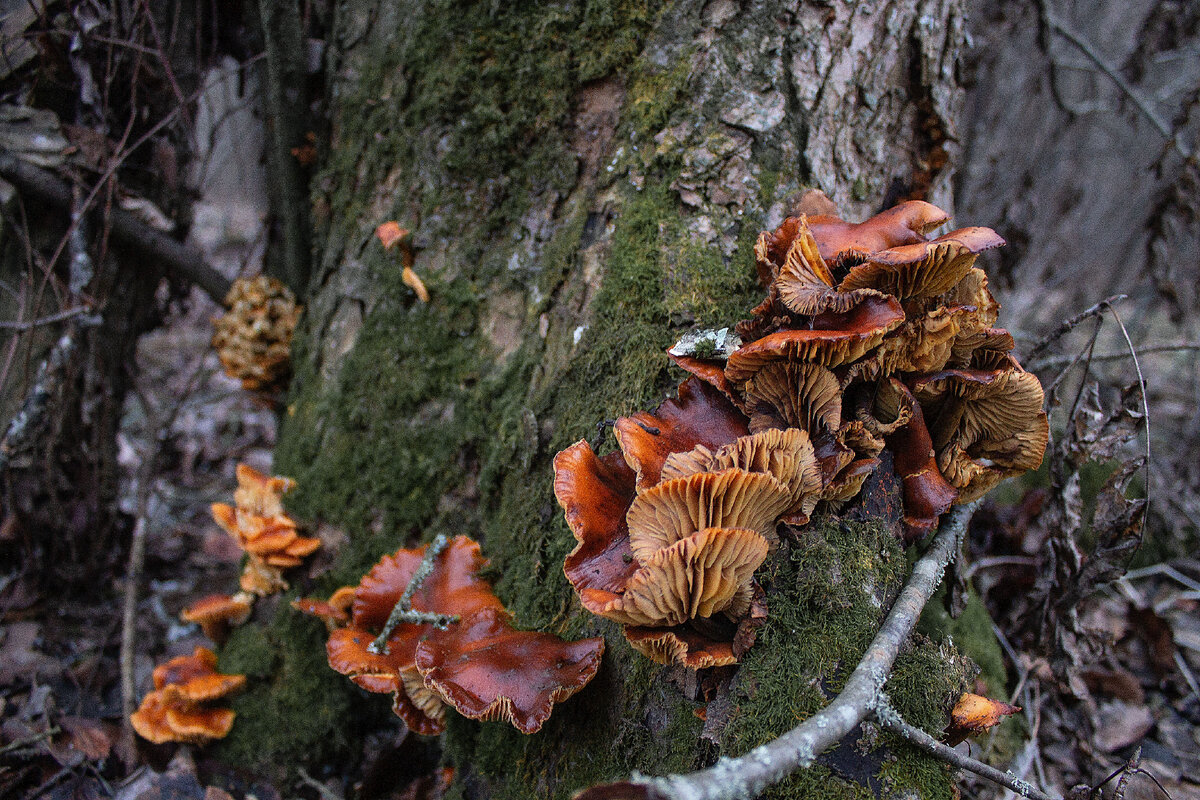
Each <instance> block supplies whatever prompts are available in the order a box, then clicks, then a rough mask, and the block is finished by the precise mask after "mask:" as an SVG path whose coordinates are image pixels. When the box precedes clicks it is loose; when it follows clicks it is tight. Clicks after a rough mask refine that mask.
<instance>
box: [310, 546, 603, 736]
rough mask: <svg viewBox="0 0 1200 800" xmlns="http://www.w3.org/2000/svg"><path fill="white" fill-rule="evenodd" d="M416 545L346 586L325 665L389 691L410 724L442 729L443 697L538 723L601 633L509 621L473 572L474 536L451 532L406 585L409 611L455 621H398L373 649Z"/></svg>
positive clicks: (583, 671) (585, 676) (531, 727)
mask: <svg viewBox="0 0 1200 800" xmlns="http://www.w3.org/2000/svg"><path fill="white" fill-rule="evenodd" d="M426 547H427V546H426ZM424 551H425V547H422V548H417V549H400V550H398V551H397V552H396V553H395V554H394V555H389V556H384V557H383V559H382V560H381V561H380V562H379V563H378V564H376V565H375V567H374V568H373V569H372V570H371V571H370V572H368V573H367V574H366V575H365V576H363V579H362V581H361V582H360V583H359V585H358V586H357V587H354V588H353V589H352V590H351V591H352V592H353V600H352V602H351V603H350V610H351V614H350V620H349V622H348V624H347V626H346V627H340V628H335V629H334V630H333V631H332V633H331V634H330V636H329V641H328V643H327V645H326V652H327V655H328V657H329V666H331V667H332V668H333V669H335V670H337V671H338V672H340V673H342V674H343V675H346V676H348V677H349V678H350V679H351V680H352V681H353V682H354V683H355V684H357V685H358V686H360V687H361V688H363V689H366V690H367V691H369V692H378V693H383V694H391V695H392V696H393V703H392V708H393V710H394V711H395V712H396V714H397V716H399V717H400V718H401V719H403V720H404V722H405V724H407V725H408V727H409V729H410V730H412V731H414V732H416V733H419V734H423V735H432V734H436V733H440V732H441V731H442V730H443V729H444V727H445V714H446V706H447V705H449V706H451V707H453V708H455V709H456V710H458V711H460V713H462V714H463V715H464V716H467V717H471V718H473V719H506V720H508V721H510V722H512V724H513V725H514V726H515V727H517V728H518V730H521V731H523V732H525V733H532V732H534V731H536V730H538V729H539V728H540V727H541V725H542V723H543V722H544V721H545V720H546V718H547V717H548V716H549V714H550V710H551V707H552V705H553V703H554V702H557V701H558V700H562V699H565V698H566V697H569V696H570V695H571V694H574V693H575V692H576V691H578V690H579V689H580V688H582V687H583V685H584V684H586V683H587V682H588V681H589V680H591V678H592V677H593V676H594V675H595V672H596V669H597V668H598V667H599V663H600V655H601V653H602V652H603V650H604V643H603V640H601V639H585V640H581V641H578V642H562V641H561V640H559V639H557V638H556V637H553V636H550V635H548V634H542V633H534V632H528V631H517V630H515V629H514V628H513V627H512V625H511V616H510V615H509V613H508V611H507V610H506V609H505V608H504V606H503V604H501V602H500V600H499V598H497V597H496V596H495V594H493V593H492V590H491V587H490V586H489V585H488V583H487V582H486V581H484V580H483V579H482V578H480V577H479V575H478V573H479V571H480V570H481V569H482V568H483V567H484V566H486V564H487V561H486V560H485V559H484V558H483V556H482V555H481V554H480V552H479V545H478V543H476V542H474V541H472V540H471V539H469V538H467V537H466V536H457V537H455V538H454V539H452V540H450V542H449V543H448V544H447V546H446V547H445V549H443V550H442V551H441V552H439V553H438V554H437V556H436V558H434V560H433V563H432V569H431V570H430V571H429V573H428V575H427V576H426V577H424V578H423V579H422V580H421V581H420V585H419V586H417V587H416V588H415V589H413V590H412V593H411V606H412V608H413V609H414V610H415V611H418V612H436V613H454V614H456V615H458V616H459V621H458V622H455V623H453V624H450V625H448V626H447V629H446V630H440V629H438V628H437V626H435V625H434V624H416V623H409V622H401V623H400V624H399V625H397V626H396V627H395V628H394V629H393V630H392V633H391V635H390V636H389V637H388V639H387V650H386V652H375V651H374V650H372V649H371V643H372V642H373V641H374V639H375V631H376V630H379V629H380V628H382V627H383V626H384V623H385V622H386V621H387V619H388V617H389V616H390V614H391V611H392V609H393V608H394V607H395V605H396V603H397V601H399V600H400V598H401V595H404V594H405V593H406V590H408V589H409V588H410V584H411V583H412V582H413V579H414V576H416V575H417V572H418V569H419V568H420V565H421V563H422V560H423V557H424ZM341 591H343V590H339V592H341ZM337 597H338V594H337V593H335V597H334V598H331V602H332V601H333V600H334V599H335V598H337ZM341 602H344V600H342V601H341ZM301 610H304V609H301ZM555 680H557V681H558V683H554V681H555Z"/></svg>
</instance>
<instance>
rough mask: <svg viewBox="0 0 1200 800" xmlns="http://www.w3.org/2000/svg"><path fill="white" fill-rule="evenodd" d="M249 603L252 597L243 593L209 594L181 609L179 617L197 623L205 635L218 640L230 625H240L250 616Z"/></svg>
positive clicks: (215, 640)
mask: <svg viewBox="0 0 1200 800" xmlns="http://www.w3.org/2000/svg"><path fill="white" fill-rule="evenodd" d="M251 603H252V598H251V597H250V596H248V595H244V594H238V595H233V596H231V595H227V594H210V595H207V596H206V597H202V598H200V599H199V600H197V601H196V602H194V603H192V604H191V605H190V606H188V607H187V608H185V609H184V610H183V611H181V612H180V613H179V618H180V619H182V620H183V621H184V622H194V623H197V624H198V625H199V626H200V629H201V630H203V631H204V635H205V636H207V637H208V638H209V639H212V640H213V641H214V642H219V641H221V639H222V638H224V635H225V632H226V631H227V630H228V629H229V627H230V626H236V625H241V624H242V623H243V622H245V621H246V620H247V619H249V618H250V609H251Z"/></svg>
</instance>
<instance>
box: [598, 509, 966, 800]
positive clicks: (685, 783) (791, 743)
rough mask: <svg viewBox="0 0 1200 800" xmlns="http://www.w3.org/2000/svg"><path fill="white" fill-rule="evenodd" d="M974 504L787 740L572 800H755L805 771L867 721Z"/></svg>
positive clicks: (945, 531) (946, 529)
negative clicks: (831, 694)
mask: <svg viewBox="0 0 1200 800" xmlns="http://www.w3.org/2000/svg"><path fill="white" fill-rule="evenodd" d="M978 504H979V501H974V502H971V503H966V504H964V505H961V506H957V507H956V508H954V509H953V510H952V511H951V512H950V513H949V514H948V515H947V516H946V518H945V519H944V521H943V522H942V525H941V527H940V528H939V529H938V532H937V535H936V536H934V537H933V541H932V542H931V543H930V545H929V549H928V550H927V551H926V552H925V555H923V556H921V558H920V560H918V561H917V563H916V564H915V565H914V566H913V571H912V575H911V576H910V577H909V579H908V583H907V584H905V586H904V588H903V589H901V590H900V594H899V595H898V596H897V597H896V602H895V603H894V604H893V605H892V610H891V611H889V612H888V615H887V618H886V619H884V622H883V625H882V626H881V627H880V629H879V632H878V633H877V634H875V639H874V640H873V641H872V642H871V644H870V646H869V647H868V648H867V651H866V653H864V654H863V657H862V660H861V661H859V662H858V666H856V667H855V668H854V671H853V672H852V673H850V677H849V678H847V679H846V684H845V687H844V688H843V689H842V691H841V693H840V694H839V695H838V696H837V697H835V698H834V699H833V702H831V703H830V704H829V705H828V706H826V707H825V708H823V709H821V710H820V711H818V712H817V713H816V714H813V715H812V716H811V717H809V718H808V719H806V720H805V721H804V722H802V723H800V724H799V725H797V726H796V727H795V728H792V729H791V730H790V731H788V732H787V733H785V734H783V735H782V736H780V737H779V738H778V739H775V740H774V741H772V742H768V743H767V744H765V745H761V746H760V747H756V748H754V749H753V750H751V751H750V752H748V753H746V754H745V755H743V756H739V757H738V758H722V759H720V760H719V761H718V762H717V763H716V764H715V765H714V766H712V767H709V768H708V769H705V770H701V771H699V772H693V773H691V774H689V775H668V776H666V777H662V778H655V777H650V776H646V775H641V774H638V773H634V775H633V777H632V778H630V779H629V781H628V782H623V783H619V784H609V785H607V786H597V787H594V788H592V789H589V790H587V791H585V792H582V793H581V794H579V795H577V800H602V799H603V798H613V797H617V796H620V797H641V798H647V799H648V800H739V798H746V797H756V796H757V795H758V794H759V793H761V792H762V791H763V790H764V789H766V788H767V787H768V786H770V785H772V784H774V783H776V782H778V781H780V780H782V779H783V778H785V777H787V776H788V775H790V774H792V773H793V772H795V771H796V770H797V769H803V768H806V767H808V766H811V765H812V763H813V761H814V760H815V759H816V757H817V756H818V755H820V754H821V753H822V752H823V751H824V750H825V749H826V748H828V747H829V746H831V745H833V744H834V743H836V742H839V741H841V739H842V738H843V737H844V736H846V734H848V733H850V731H852V730H853V729H854V727H855V726H856V725H858V724H859V723H860V722H862V721H863V720H864V719H866V718H867V716H868V715H870V714H871V713H872V712H873V711H874V710H875V707H876V704H877V703H878V701H879V698H880V694H881V693H882V690H883V685H884V683H885V682H886V681H887V679H888V676H889V675H890V674H891V671H892V664H893V663H894V662H895V660H896V655H897V654H898V653H899V652H900V647H901V646H902V645H903V644H904V642H905V641H906V640H907V639H908V635H909V634H910V633H911V632H912V629H913V627H914V626H915V625H916V622H917V618H918V617H919V616H921V610H922V609H923V608H925V604H926V603H928V602H929V598H930V596H931V595H932V594H933V592H934V590H935V589H936V588H937V586H938V584H940V583H941V581H942V575H943V573H944V572H945V570H946V566H947V565H948V564H949V563H950V562H951V561H952V560H953V559H954V557H955V556H956V555H957V554H958V551H959V548H960V547H961V545H962V540H963V537H964V536H965V534H966V530H967V523H968V522H969V521H970V519H971V514H972V513H974V511H975V508H976V507H977V506H978Z"/></svg>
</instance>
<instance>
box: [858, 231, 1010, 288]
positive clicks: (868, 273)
mask: <svg viewBox="0 0 1200 800" xmlns="http://www.w3.org/2000/svg"><path fill="white" fill-rule="evenodd" d="M1003 245H1004V239H1002V238H1001V237H1000V236H999V235H998V234H997V233H996V232H995V231H993V230H992V229H991V228H960V229H959V230H956V231H951V232H950V233H947V234H945V235H944V236H939V237H938V238H936V239H932V240H930V241H921V242H916V243H913V244H907V245H901V246H899V247H892V248H889V249H886V250H880V251H876V252H873V253H871V254H869V255H868V256H866V261H865V262H864V263H862V264H859V265H858V266H855V267H852V268H851V269H850V272H849V274H848V275H847V276H846V277H845V279H844V280H843V281H842V282H841V284H840V285H839V286H838V289H839V290H840V291H843V292H846V291H852V290H861V289H876V290H878V291H881V292H884V293H886V294H890V295H893V296H895V297H898V298H900V299H901V300H907V299H909V298H913V297H918V298H919V297H935V296H937V295H940V294H944V293H945V292H948V291H950V290H951V289H952V288H954V287H955V286H957V285H958V283H959V282H960V281H961V280H962V279H963V278H965V277H966V276H967V273H968V272H970V271H971V269H972V268H973V267H974V266H975V259H976V258H977V257H978V256H979V254H980V253H982V252H983V251H985V250H991V249H993V248H996V247H1001V246H1003Z"/></svg>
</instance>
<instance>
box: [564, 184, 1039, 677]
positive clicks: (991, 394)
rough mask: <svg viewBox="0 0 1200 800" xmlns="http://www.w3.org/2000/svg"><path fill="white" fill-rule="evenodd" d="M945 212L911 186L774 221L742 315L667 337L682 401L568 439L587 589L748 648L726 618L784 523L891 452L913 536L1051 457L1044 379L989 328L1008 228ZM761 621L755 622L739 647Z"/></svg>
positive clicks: (692, 633) (687, 649) (609, 605)
mask: <svg viewBox="0 0 1200 800" xmlns="http://www.w3.org/2000/svg"><path fill="white" fill-rule="evenodd" d="M948 220H949V216H948V215H947V214H946V213H945V212H944V211H942V210H941V209H939V208H937V207H936V206H933V205H930V204H929V203H925V202H919V201H913V202H907V203H902V204H900V205H898V206H896V207H895V208H892V209H889V210H888V211H885V212H883V213H881V214H877V215H876V216H874V217H872V218H871V219H869V220H866V221H865V222H861V223H852V222H847V221H845V220H842V219H840V218H839V217H837V216H834V215H832V214H822V215H814V216H805V215H799V216H796V217H791V218H789V219H786V220H784V222H783V224H782V225H780V226H779V227H778V228H777V229H776V230H774V231H766V232H763V233H762V234H761V235H760V237H759V239H758V241H757V244H756V246H755V256H756V260H757V271H758V276H759V278H760V280H761V282H762V283H763V285H764V286H765V288H766V290H767V296H766V298H765V299H764V300H763V301H762V302H761V303H760V304H759V305H758V306H756V307H755V308H754V309H752V311H751V314H752V316H751V318H750V319H748V320H745V321H743V322H740V323H738V324H737V325H736V326H734V328H733V330H732V332H731V331H730V330H729V329H728V328H721V329H718V330H711V331H699V332H696V333H692V334H688V335H686V336H685V337H684V338H682V339H681V340H680V341H679V342H678V343H677V344H676V345H674V346H673V347H672V348H671V349H669V350H668V351H667V355H668V356H669V357H670V359H671V360H672V361H674V362H675V363H676V364H677V365H678V366H679V367H681V368H682V369H684V370H685V371H687V372H689V373H691V374H692V376H693V377H692V378H691V379H689V380H688V381H686V382H685V383H684V384H683V385H681V387H680V391H679V397H678V399H676V400H668V401H667V402H665V403H663V405H662V406H660V408H659V409H658V410H657V411H656V412H654V413H653V414H650V413H646V412H638V413H636V414H633V415H631V416H629V417H625V418H622V419H620V420H618V421H617V423H616V426H615V433H616V438H617V444H618V445H619V448H620V449H619V451H617V452H614V453H612V454H609V455H606V456H603V457H599V456H597V455H596V454H595V453H594V452H593V451H592V449H591V447H590V446H588V445H587V444H586V443H585V442H579V443H577V444H575V445H572V446H571V447H569V448H567V449H566V450H564V451H563V452H561V453H559V454H558V456H557V457H556V458H555V494H556V496H557V498H558V501H559V504H560V505H561V506H562V508H563V510H564V512H565V514H566V519H567V523H568V525H569V527H570V528H571V531H572V533H573V534H574V536H575V538H576V540H577V543H578V544H577V546H576V548H575V550H574V551H573V552H572V553H571V554H570V555H569V556H568V557H567V559H566V562H565V565H564V571H565V572H566V575H567V578H568V580H569V581H570V582H571V584H572V586H573V587H574V588H575V591H576V593H577V594H578V596H579V598H580V601H581V602H582V604H583V606H584V607H585V608H587V609H588V610H589V611H591V612H593V613H595V614H599V615H601V616H605V617H608V618H610V619H613V620H615V621H617V622H619V623H621V624H622V625H624V626H625V633H626V637H627V638H628V639H629V641H630V642H631V644H633V646H634V647H635V648H637V649H638V650H640V651H641V652H643V653H645V654H647V655H648V656H650V657H651V658H654V659H656V660H659V661H664V662H673V663H681V664H686V665H689V666H693V667H701V666H714V665H718V664H729V663H733V662H735V661H736V660H737V658H738V656H739V655H740V653H739V652H738V651H737V648H735V647H734V646H733V644H732V643H733V641H734V640H735V639H734V637H733V636H732V635H731V631H732V630H733V629H734V628H736V627H737V624H738V620H739V619H740V618H741V615H742V614H744V613H745V609H746V607H747V605H746V603H747V601H746V598H747V597H749V596H750V594H751V588H752V587H753V585H754V583H753V574H754V571H755V570H756V569H757V568H758V566H759V565H760V564H761V563H762V561H763V560H764V559H765V558H766V555H767V552H768V551H769V549H770V548H771V547H772V546H773V545H774V544H775V542H776V538H775V537H776V533H775V528H776V524H777V523H778V522H781V521H782V522H784V523H786V524H788V525H791V526H802V525H804V524H806V523H807V522H808V519H809V517H810V515H811V514H812V513H813V510H814V508H815V506H816V505H817V504H818V503H819V502H821V501H826V502H828V503H831V504H840V503H846V502H849V501H852V500H853V499H854V498H855V497H856V496H857V495H858V494H859V493H860V491H861V489H862V487H863V486H864V485H865V484H866V481H867V480H868V478H870V476H871V475H872V474H873V473H874V472H875V471H876V470H877V469H879V468H880V466H881V465H882V464H884V463H890V465H891V468H892V469H894V470H895V472H896V474H897V477H898V478H899V479H900V483H901V486H902V498H903V505H904V514H903V522H902V525H901V526H900V530H899V531H898V534H899V535H900V536H902V537H903V538H904V539H905V541H908V542H912V541H915V540H917V539H919V538H921V537H922V536H924V535H925V534H926V533H927V532H928V531H930V530H931V529H932V528H934V527H935V526H936V525H937V521H938V518H939V517H940V515H941V514H943V513H944V512H945V511H946V510H947V509H949V507H950V506H951V505H952V504H953V503H955V502H959V503H961V502H966V501H969V500H972V499H975V498H977V497H979V496H980V495H981V494H983V493H984V492H986V491H987V490H988V489H990V488H991V487H992V486H994V485H995V484H996V483H997V482H998V481H1000V480H1001V479H1003V478H1005V477H1009V476H1012V475H1016V474H1019V473H1020V472H1023V471H1025V470H1028V469H1033V468H1035V467H1037V465H1038V464H1039V463H1040V462H1041V459H1042V456H1043V453H1044V450H1045V446H1046V441H1047V430H1048V429H1047V423H1046V416H1045V414H1044V412H1043V411H1042V404H1043V400H1044V398H1043V392H1042V387H1041V385H1040V383H1038V380H1037V378H1036V377H1035V376H1033V375H1032V374H1030V373H1027V372H1025V371H1024V370H1023V369H1021V367H1020V365H1019V364H1018V363H1017V361H1016V359H1015V358H1013V356H1012V355H1011V350H1012V349H1013V339H1012V336H1011V335H1009V334H1008V332H1007V331H1005V330H1004V329H1002V328H997V327H995V325H996V322H997V320H998V315H999V310H1000V307H999V304H998V303H997V302H996V301H995V298H993V297H992V294H991V292H990V291H989V290H988V282H987V277H986V275H985V274H984V272H983V270H982V269H980V268H979V267H978V266H976V262H977V260H978V257H979V255H980V254H981V253H983V252H985V251H987V250H990V249H993V248H996V247H1000V246H1001V245H1003V244H1004V240H1003V239H1002V238H1001V237H1000V236H998V235H997V234H996V233H995V232H994V231H992V230H990V229H988V228H978V227H971V228H959V229H957V230H952V231H950V232H949V233H945V234H942V235H940V236H934V235H933V234H934V232H935V231H936V229H938V228H939V227H940V226H942V225H943V224H944V223H946V222H947V221H948ZM797 443H799V444H797ZM885 451H886V452H885ZM764 545H765V547H764ZM752 639H753V636H752V635H745V632H744V631H743V635H740V636H739V637H737V641H738V642H740V643H741V644H739V647H741V646H748V645H746V644H745V643H746V642H752Z"/></svg>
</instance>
